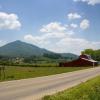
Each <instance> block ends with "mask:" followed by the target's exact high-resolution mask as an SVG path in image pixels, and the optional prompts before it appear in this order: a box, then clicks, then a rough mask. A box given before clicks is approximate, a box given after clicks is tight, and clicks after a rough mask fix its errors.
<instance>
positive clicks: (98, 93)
mask: <svg viewBox="0 0 100 100" xmlns="http://www.w3.org/2000/svg"><path fill="white" fill-rule="evenodd" d="M43 100H100V76H98V77H96V78H94V79H91V80H89V81H87V82H85V83H81V84H80V85H78V86H76V87H73V88H70V89H68V90H65V91H63V92H59V93H57V94H55V95H51V96H45V97H44V98H43Z"/></svg>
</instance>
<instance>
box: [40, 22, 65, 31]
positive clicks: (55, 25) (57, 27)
mask: <svg viewBox="0 0 100 100" xmlns="http://www.w3.org/2000/svg"><path fill="white" fill-rule="evenodd" d="M65 30H66V27H65V26H62V25H61V23H59V22H51V23H50V24H48V25H43V27H42V28H41V29H40V31H41V32H54V31H55V32H62V31H65Z"/></svg>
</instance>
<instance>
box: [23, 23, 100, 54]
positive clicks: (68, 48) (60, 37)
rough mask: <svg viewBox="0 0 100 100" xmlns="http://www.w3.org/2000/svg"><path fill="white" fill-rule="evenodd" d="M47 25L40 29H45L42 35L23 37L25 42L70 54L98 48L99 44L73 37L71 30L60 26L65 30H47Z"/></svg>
mask: <svg viewBox="0 0 100 100" xmlns="http://www.w3.org/2000/svg"><path fill="white" fill-rule="evenodd" d="M48 25H49V24H48ZM48 25H45V27H44V26H43V27H42V28H41V29H46V30H45V31H42V32H43V33H44V34H41V35H40V34H39V35H37V36H33V35H32V34H27V35H26V36H24V39H25V41H27V42H30V43H33V44H35V45H38V46H39V47H42V48H46V49H48V50H51V51H54V52H66V53H67V52H72V53H76V54H79V53H80V52H81V51H82V50H84V49H86V48H92V49H99V48H100V42H95V41H88V40H86V39H82V38H77V37H73V34H75V33H74V31H72V30H71V29H70V30H69V29H67V28H66V27H67V26H66V25H61V24H60V25H61V26H60V27H65V28H66V29H65V28H63V29H60V27H59V29H60V30H59V29H58V28H50V27H49V28H47V27H46V26H48ZM56 26H57V25H56ZM51 27H52V26H51ZM68 27H69V26H68ZM49 29H50V30H49ZM53 30H54V31H53ZM55 30H57V31H55Z"/></svg>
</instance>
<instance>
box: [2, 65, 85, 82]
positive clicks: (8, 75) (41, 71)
mask: <svg viewBox="0 0 100 100" xmlns="http://www.w3.org/2000/svg"><path fill="white" fill-rule="evenodd" d="M85 68H86V67H74V68H72V67H67V68H66V67H18V66H16V67H15V66H7V67H6V69H5V79H4V78H3V73H2V76H1V79H0V81H7V80H17V79H25V78H33V77H40V76H47V75H53V74H59V73H65V72H71V71H76V70H82V69H85Z"/></svg>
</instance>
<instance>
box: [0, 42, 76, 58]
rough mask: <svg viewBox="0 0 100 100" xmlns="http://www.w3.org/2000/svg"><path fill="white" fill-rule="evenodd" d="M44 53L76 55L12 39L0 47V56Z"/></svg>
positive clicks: (25, 55) (63, 55) (23, 55)
mask: <svg viewBox="0 0 100 100" xmlns="http://www.w3.org/2000/svg"><path fill="white" fill-rule="evenodd" d="M44 54H52V55H54V54H55V55H56V54H57V56H58V55H61V56H62V57H77V55H74V54H71V53H54V52H51V51H49V50H46V49H43V48H39V47H37V46H35V45H32V44H29V43H25V42H22V41H19V40H17V41H14V42H11V43H8V44H6V45H4V46H2V47H0V56H7V57H30V56H43V55H44Z"/></svg>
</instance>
